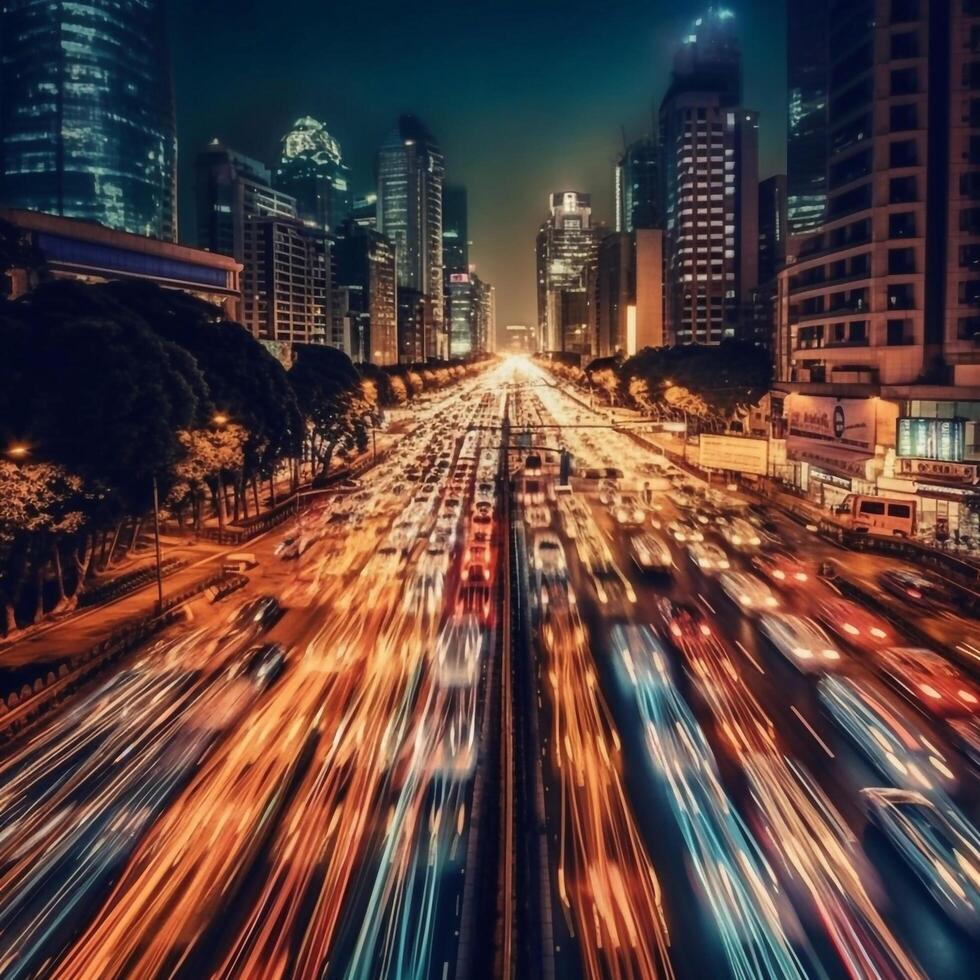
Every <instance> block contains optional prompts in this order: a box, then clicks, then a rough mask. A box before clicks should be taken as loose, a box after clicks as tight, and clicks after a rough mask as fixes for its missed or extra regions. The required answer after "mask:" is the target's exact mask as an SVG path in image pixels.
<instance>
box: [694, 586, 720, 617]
mask: <svg viewBox="0 0 980 980" xmlns="http://www.w3.org/2000/svg"><path fill="white" fill-rule="evenodd" d="M698 598H699V599H700V600H701V601H702V602H703V603H704V604H705V605H706V606H707V607H708V611H709V612H710V613H711V615H712V616H715V615H717V613H716V612H715V609H714V606H712V605H711V603H710V602H708V600H707V599H705V597H704V596H703V595H701V593H700V592H699V593H698Z"/></svg>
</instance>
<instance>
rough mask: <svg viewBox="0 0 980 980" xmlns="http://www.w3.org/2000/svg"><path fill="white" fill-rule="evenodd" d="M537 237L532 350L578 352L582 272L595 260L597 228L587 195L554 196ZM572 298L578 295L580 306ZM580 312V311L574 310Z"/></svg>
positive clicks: (581, 338)
mask: <svg viewBox="0 0 980 980" xmlns="http://www.w3.org/2000/svg"><path fill="white" fill-rule="evenodd" d="M549 203H550V214H549V215H548V218H547V220H546V221H545V222H544V224H542V226H541V229H540V231H539V232H538V237H537V244H536V256H537V277H538V349H539V350H542V351H556V350H570V349H572V348H581V347H582V345H583V343H585V342H587V340H588V338H587V336H586V333H585V331H584V329H582V325H583V324H584V323H585V319H586V318H585V310H586V302H585V289H586V282H585V276H586V270H587V268H588V266H589V265H591V264H592V263H593V262H594V261H595V256H596V250H597V248H598V242H599V236H598V229H597V228H596V227H595V226H594V225H593V224H592V201H591V198H590V196H589V195H588V194H581V193H579V192H577V191H559V192H558V193H555V194H552V195H551V198H550V201H549ZM572 294H580V297H579V298H580V299H581V304H579V303H578V300H577V299H576V297H575V296H574V295H572ZM580 307H581V308H580Z"/></svg>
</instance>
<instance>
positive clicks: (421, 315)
mask: <svg viewBox="0 0 980 980" xmlns="http://www.w3.org/2000/svg"><path fill="white" fill-rule="evenodd" d="M397 303H398V360H399V363H401V364H420V363H422V362H424V361H425V338H426V336H427V335H429V334H431V332H432V313H431V310H432V302H431V300H430V299H429V298H428V297H427V296H426V295H425V294H424V293H420V292H419V291H418V290H417V289H412V288H411V287H410V286H399V287H398V294H397Z"/></svg>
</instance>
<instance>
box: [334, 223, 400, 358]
mask: <svg viewBox="0 0 980 980" xmlns="http://www.w3.org/2000/svg"><path fill="white" fill-rule="evenodd" d="M334 259H335V263H334V264H335V268H336V289H337V292H338V293H341V294H343V295H342V296H341V297H339V301H340V303H341V305H342V306H343V307H344V308H345V315H346V318H347V321H348V331H347V332H348V333H349V336H350V348H349V350H348V353H349V354H350V356H351V358H352V359H353V360H355V361H370V362H371V363H372V364H397V363H398V310H397V303H396V286H395V248H394V246H393V245H392V244H391V241H390V240H389V239H388V238H386V237H385V236H384V235H382V234H381V233H380V232H378V231H375V230H374V229H373V228H364V227H362V226H361V225H359V224H357V222H355V221H353V220H351V219H349V220H348V221H346V222H344V224H343V225H341V227H340V228H339V229H338V232H337V237H336V239H335V241H334Z"/></svg>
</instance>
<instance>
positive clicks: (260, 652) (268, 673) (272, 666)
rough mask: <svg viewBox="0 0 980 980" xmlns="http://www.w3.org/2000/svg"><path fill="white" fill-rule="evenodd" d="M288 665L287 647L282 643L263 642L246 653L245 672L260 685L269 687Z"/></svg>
mask: <svg viewBox="0 0 980 980" xmlns="http://www.w3.org/2000/svg"><path fill="white" fill-rule="evenodd" d="M285 667H286V648H285V647H284V646H283V645H282V644H281V643H263V644H262V645H261V646H257V647H252V649H250V650H248V651H247V652H246V653H245V672H246V673H247V674H248V675H249V676H250V677H251V678H252V680H254V681H255V682H256V684H258V685H259V687H263V688H264V687H269V686H271V685H272V684H274V683H275V682H276V680H277V679H278V678H279V676H280V675H281V674H282V672H283V670H284V669H285Z"/></svg>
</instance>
